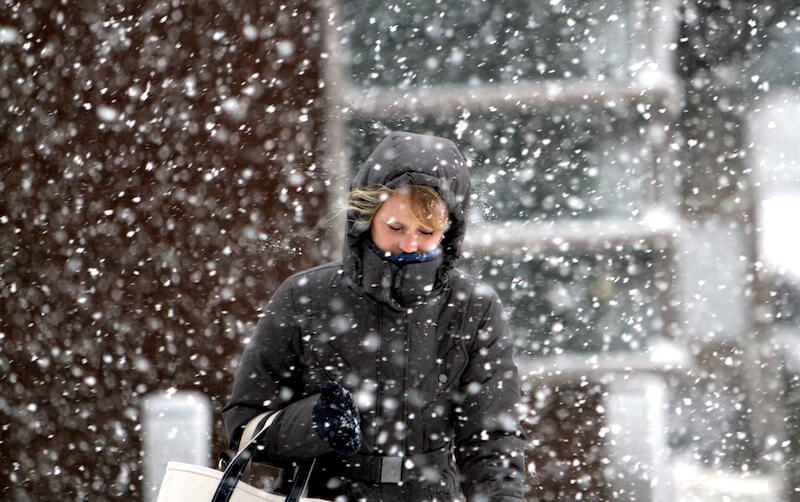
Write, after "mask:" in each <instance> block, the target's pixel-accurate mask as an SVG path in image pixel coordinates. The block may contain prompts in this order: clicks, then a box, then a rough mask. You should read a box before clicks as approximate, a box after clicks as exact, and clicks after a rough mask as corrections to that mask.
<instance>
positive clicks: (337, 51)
mask: <svg viewBox="0 0 800 502" xmlns="http://www.w3.org/2000/svg"><path fill="white" fill-rule="evenodd" d="M325 9H326V12H325V14H324V16H323V18H324V19H326V20H327V21H328V22H327V24H326V30H327V31H326V37H327V42H326V43H327V52H326V54H325V57H326V61H327V63H326V65H327V66H326V85H327V86H328V98H329V114H328V116H329V122H328V131H327V135H326V137H327V140H326V141H327V144H328V149H329V154H330V155H329V158H330V159H331V160H330V165H329V166H328V167H329V169H330V170H331V172H332V173H335V174H336V176H337V180H338V183H339V187H338V188H339V189H341V190H339V191H341V192H342V193H343V192H344V191H345V187H346V182H347V180H349V178H350V176H351V175H352V173H353V171H354V169H355V168H356V167H357V165H358V163H359V162H361V161H363V160H364V159H366V157H367V155H368V154H369V152H370V151H371V150H372V149H373V148H374V147H375V146H376V145H377V143H378V142H379V141H380V140H381V139H382V138H383V137H384V135H385V134H386V133H387V131H388V130H393V129H405V130H413V131H415V132H426V133H431V134H437V135H441V136H445V137H449V138H452V139H453V140H455V141H456V143H457V144H458V145H459V147H460V148H461V149H462V151H463V152H464V153H465V155H466V156H467V157H468V158H469V160H470V162H471V173H472V179H473V187H474V188H473V192H474V200H473V204H472V213H471V215H470V218H471V226H470V228H469V230H468V232H469V235H468V238H467V241H466V256H465V261H464V263H463V267H465V268H468V269H469V270H471V271H472V272H474V273H476V274H478V275H480V276H482V277H483V278H484V279H485V280H487V281H488V282H490V283H491V284H492V285H493V286H495V287H496V289H497V290H498V292H499V294H500V295H501V297H502V299H503V301H504V304H505V306H506V308H507V309H508V311H509V313H510V314H511V320H512V321H511V322H512V326H513V329H514V334H515V344H516V348H517V361H518V363H519V364H520V366H521V367H522V368H523V370H529V371H533V370H536V368H543V367H551V368H552V367H557V368H561V369H562V370H566V371H572V370H574V371H576V372H585V370H586V369H587V368H589V367H591V368H592V369H596V370H603V369H608V368H609V367H611V366H613V365H614V364H615V363H614V359H613V354H614V353H617V352H619V351H624V352H627V353H630V352H631V351H633V352H635V353H641V354H644V353H645V352H646V350H647V348H648V346H649V344H650V342H651V341H652V340H656V339H658V340H660V339H663V338H665V337H666V338H668V337H669V335H670V333H669V329H670V326H672V325H674V319H673V317H674V313H673V312H672V310H673V308H674V307H673V306H672V305H673V304H674V302H671V301H670V297H671V295H673V294H674V293H673V292H674V290H675V287H674V285H673V283H672V278H671V277H672V274H671V273H670V272H669V270H670V269H669V267H670V263H671V260H672V255H673V254H674V238H673V236H674V235H675V227H676V224H675V222H676V221H677V218H678V217H677V215H676V214H675V213H674V207H675V201H676V200H677V194H676V193H674V192H675V190H674V189H673V186H672V184H671V182H668V181H665V180H668V179H669V178H668V177H667V176H666V175H665V173H664V172H663V166H665V165H667V159H668V158H669V152H668V151H667V144H666V139H665V138H666V134H665V132H664V126H665V124H666V121H667V120H668V119H669V114H670V113H671V110H672V109H673V105H674V99H675V96H676V95H677V86H676V84H675V80H674V78H673V77H672V75H671V74H670V71H671V68H672V65H671V63H670V51H669V48H668V42H667V41H671V40H672V39H673V35H674V34H673V32H672V29H673V26H674V25H675V22H674V19H673V15H674V10H673V9H672V8H671V4H670V2H655V1H643V0H611V1H608V0H602V1H601V0H591V1H577V0H550V1H549V2H530V1H523V0H515V1H504V2H502V3H499V2H472V3H470V4H469V8H466V9H465V8H463V6H462V4H461V3H459V2H453V1H449V0H448V1H442V0H439V1H431V0H409V1H405V2H402V3H392V2H383V1H379V0H368V1H366V2H364V1H358V2H356V1H355V0H328V1H327V2H326V3H325ZM586 354H599V355H603V356H609V357H603V358H601V360H600V361H599V362H598V361H597V360H594V361H592V362H589V361H588V359H587V358H586ZM582 361H583V362H582ZM570 368H571V369H570Z"/></svg>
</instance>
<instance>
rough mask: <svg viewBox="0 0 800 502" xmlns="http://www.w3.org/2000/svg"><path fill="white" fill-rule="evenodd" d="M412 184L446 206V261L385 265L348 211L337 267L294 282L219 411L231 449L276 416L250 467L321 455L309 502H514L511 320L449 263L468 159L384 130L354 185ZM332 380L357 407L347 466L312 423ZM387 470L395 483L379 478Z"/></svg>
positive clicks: (518, 472) (519, 458)
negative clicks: (356, 444)
mask: <svg viewBox="0 0 800 502" xmlns="http://www.w3.org/2000/svg"><path fill="white" fill-rule="evenodd" d="M408 184H418V185H429V186H432V187H434V188H436V189H437V191H438V192H439V193H440V194H441V196H442V197H443V198H444V200H445V201H446V202H447V205H448V208H449V210H450V218H451V227H450V229H449V230H448V231H447V232H446V233H445V237H444V240H443V241H442V247H443V253H442V254H441V255H440V256H439V257H438V258H437V259H435V260H434V261H429V262H425V263H411V264H405V265H396V264H394V263H391V262H389V261H385V260H383V259H382V258H380V257H379V256H377V255H376V254H375V253H374V252H372V251H371V250H370V249H369V248H367V247H366V245H365V242H364V238H365V236H368V235H369V226H370V222H369V221H368V220H366V219H364V218H363V217H360V216H359V215H358V214H356V213H355V212H353V211H349V212H348V221H347V235H346V243H345V246H344V254H343V258H342V261H340V262H336V263H331V264H327V265H322V266H319V267H316V268H312V269H310V270H307V271H305V272H301V273H298V274H296V275H294V276H292V277H290V278H289V279H287V280H286V281H285V282H284V283H283V284H282V285H281V286H280V288H279V289H278V291H277V292H276V293H275V295H274V296H273V297H272V299H271V300H270V302H269V304H268V305H267V307H266V310H265V312H264V316H263V317H262V318H261V319H260V321H259V323H258V326H257V328H256V331H255V334H254V336H253V337H252V339H251V340H250V342H249V344H248V346H247V348H246V350H245V352H244V355H243V356H242V359H241V363H240V365H239V369H238V373H237V375H236V381H235V384H234V389H233V395H232V397H231V400H230V403H229V404H228V405H227V406H226V407H225V410H224V418H225V423H226V426H227V428H228V431H229V434H230V440H231V443H232V445H233V446H235V445H236V444H237V442H238V437H239V435H240V434H241V429H242V427H243V426H244V425H245V424H246V423H247V422H248V421H249V420H251V419H252V418H253V417H254V416H256V415H258V414H260V413H262V412H264V411H265V410H278V409H284V413H283V415H282V416H280V417H279V419H278V420H276V425H274V426H273V427H272V432H271V433H270V434H269V436H270V437H269V438H267V440H266V445H265V448H264V450H263V451H262V452H261V454H260V456H259V457H258V459H259V460H260V461H264V462H267V463H271V464H274V465H283V466H286V465H289V463H290V462H291V461H295V460H299V459H304V458H308V457H310V456H317V457H318V460H317V465H316V467H315V470H314V473H313V474H312V480H311V483H310V489H309V496H317V497H322V498H328V499H333V498H334V497H335V496H337V495H342V494H343V495H346V497H347V499H348V500H359V499H362V500H364V499H366V500H389V501H393V500H413V501H417V500H433V499H436V500H448V501H449V500H454V499H455V498H456V497H457V496H458V493H459V488H460V490H461V492H462V493H463V494H464V495H466V496H467V498H468V499H470V500H472V499H473V498H475V497H476V496H478V495H481V494H482V495H484V496H485V497H486V498H484V500H492V501H497V500H507V501H511V500H522V491H523V489H522V486H523V479H524V472H525V462H524V456H523V446H524V436H523V434H522V432H521V430H520V426H519V421H518V419H517V415H516V414H515V409H514V405H515V403H516V402H517V401H518V399H519V395H520V390H519V383H518V375H517V368H516V366H515V365H514V363H513V361H512V356H511V353H512V344H511V337H510V332H509V327H508V323H507V321H506V319H505V317H504V315H503V309H502V306H501V304H500V301H499V299H498V297H497V294H496V293H495V291H494V290H493V289H492V288H491V287H489V286H487V285H486V284H484V283H482V282H481V281H479V280H477V279H475V278H474V277H471V276H469V275H467V274H465V273H463V272H461V271H459V270H457V269H455V268H454V262H455V260H456V259H457V258H458V257H459V254H460V248H461V243H462V240H463V238H464V231H465V223H466V218H467V205H468V202H469V195H470V181H469V173H468V170H467V167H466V166H465V163H464V159H463V157H462V156H461V154H460V153H459V152H458V150H457V148H456V146H455V145H454V144H453V143H452V142H451V141H449V140H446V139H443V138H436V137H431V136H422V135H416V134H411V133H405V132H396V133H392V134H391V135H390V136H389V137H388V138H386V139H385V140H384V141H383V142H382V143H381V144H380V145H379V146H378V147H377V148H376V150H375V151H374V152H373V153H372V155H371V156H370V157H369V159H367V161H366V162H365V163H364V165H363V166H362V167H361V169H360V171H359V172H358V174H357V175H356V177H355V178H354V180H353V182H352V184H351V189H352V188H357V187H364V188H367V187H370V188H377V187H378V186H379V185H386V186H389V187H393V188H397V187H401V186H404V185H408ZM329 380H333V381H336V382H338V383H340V384H341V385H342V386H344V387H345V388H347V389H349V390H350V391H351V392H352V393H353V395H354V398H355V401H356V404H357V405H358V407H359V411H360V414H361V427H362V431H363V442H362V445H361V449H360V451H359V453H357V454H356V455H355V456H353V457H347V458H343V457H338V456H337V455H336V454H335V453H333V452H332V451H331V450H330V448H328V447H327V446H326V445H325V444H324V443H323V442H322V441H321V440H320V439H319V438H318V437H317V435H316V434H315V431H314V430H313V428H312V427H311V423H310V421H311V408H312V407H313V404H314V402H315V401H316V398H317V396H318V394H317V392H318V389H319V386H320V385H321V384H322V383H324V382H326V381H329ZM379 456H384V457H387V456H388V457H395V458H392V459H389V460H380V458H379ZM398 456H403V457H405V460H404V461H403V462H399V461H397V462H395V460H397V459H396V457H398ZM401 464H402V467H401V468H400V467H398V466H400V465H401ZM381 465H383V470H382V469H381ZM456 467H457V469H456ZM398 469H402V471H401V472H402V474H401V478H400V479H402V481H403V482H402V483H397V482H396V481H397V479H398V478H396V476H397V475H398V473H397V472H391V471H393V470H398ZM387 472H388V473H389V476H388V480H389V481H394V482H384V483H381V482H380V481H381V475H382V474H383V475H384V476H386V475H387ZM459 474H460V477H459ZM386 480H387V479H384V481H386ZM478 498H480V497H478ZM337 500H338V499H337Z"/></svg>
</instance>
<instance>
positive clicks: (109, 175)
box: [0, 0, 326, 500]
mask: <svg viewBox="0 0 800 502" xmlns="http://www.w3.org/2000/svg"><path fill="white" fill-rule="evenodd" d="M184 3H185V2H179V1H169V2H162V1H155V0H144V1H142V2H123V3H120V2H111V1H96V0H95V1H79V2H70V5H66V6H65V5H59V4H60V2H51V1H44V0H25V1H17V2H10V3H9V2H5V3H4V5H3V7H0V30H2V37H0V38H2V39H3V43H2V45H0V103H2V105H1V106H0V257H2V260H0V347H1V348H0V422H1V423H2V430H0V498H2V499H6V500H8V499H12V500H16V499H20V500H25V499H26V498H25V495H28V496H30V497H31V498H33V499H40V500H47V499H51V498H53V496H54V495H55V494H59V495H60V496H61V495H64V496H66V498H68V499H78V498H80V499H90V500H102V499H111V498H117V497H125V498H133V499H137V498H139V492H140V489H141V486H140V476H141V475H142V463H141V458H140V451H139V450H140V438H139V432H140V430H139V428H138V423H139V407H140V404H141V399H142V397H143V396H145V395H146V394H148V393H150V392H152V391H156V390H160V389H166V388H169V387H175V388H178V389H194V390H199V391H202V392H204V393H206V394H207V395H208V396H210V397H211V399H212V401H213V404H214V410H215V419H216V435H217V441H216V443H217V444H216V445H215V446H216V447H220V446H222V441H221V438H222V425H221V421H220V415H219V411H220V409H221V407H222V406H223V404H224V401H225V399H226V396H227V393H228V390H229V386H230V384H231V382H232V373H231V372H232V368H233V367H234V365H235V359H236V357H237V356H238V354H239V353H240V351H241V348H242V339H243V337H246V336H247V335H248V334H249V332H250V329H251V328H252V323H253V322H254V321H255V320H256V318H257V314H258V310H259V307H260V306H262V305H263V303H264V302H265V301H266V300H267V299H268V298H269V295H270V293H271V292H272V291H273V290H274V289H275V288H276V287H277V285H278V284H279V283H280V281H281V280H282V279H284V278H285V277H286V276H287V275H289V274H290V273H291V272H292V271H294V270H297V269H302V268H305V267H307V266H310V265H313V264H317V263H320V262H322V261H324V260H325V259H326V257H325V256H322V255H323V254H324V251H320V246H319V244H318V243H316V242H315V240H316V239H317V238H319V237H320V236H321V230H320V228H321V227H318V226H317V225H318V224H324V221H325V220H323V219H322V217H323V216H324V215H323V214H322V211H323V208H324V206H325V203H326V201H325V200H324V197H325V194H324V186H323V185H322V182H323V181H324V180H323V177H324V173H323V172H322V170H321V169H316V170H315V171H313V172H312V173H311V176H306V177H305V178H304V179H302V180H300V184H299V187H300V188H299V191H298V187H297V186H295V185H292V184H290V182H289V180H290V179H291V178H290V176H289V175H290V174H291V173H292V171H293V170H297V171H296V172H299V173H303V172H304V171H305V169H306V168H307V167H309V166H310V165H312V164H315V163H316V164H317V165H318V166H319V165H320V162H321V158H320V151H321V140H322V138H321V135H320V132H321V121H322V115H321V107H322V102H321V95H320V92H321V91H320V86H319V79H320V68H319V54H320V50H321V49H320V48H321V43H322V42H321V29H320V27H319V26H318V24H317V22H316V21H315V18H314V11H313V8H312V7H311V4H313V2H291V3H290V4H291V6H289V7H286V8H282V6H281V5H279V4H277V3H274V2H234V3H230V2H225V1H216V0H209V1H205V2H192V3H189V4H188V5H183V4H184ZM294 182H296V180H295V181H294ZM285 189H288V190H286V191H285V193H284V194H283V196H282V195H281V191H282V190H285ZM296 204H300V205H302V207H303V211H302V213H297V212H296ZM298 215H301V217H298Z"/></svg>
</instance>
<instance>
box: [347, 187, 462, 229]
mask: <svg viewBox="0 0 800 502" xmlns="http://www.w3.org/2000/svg"><path fill="white" fill-rule="evenodd" d="M397 192H408V194H409V201H410V204H411V215H412V216H413V217H414V219H415V220H417V223H419V224H420V225H425V226H426V227H430V228H431V229H432V230H434V231H439V230H441V231H446V230H447V229H448V228H450V214H449V212H448V210H447V203H446V202H445V201H444V199H442V196H441V195H439V192H437V191H436V189H435V188H433V187H429V186H426V185H409V186H405V187H402V188H389V187H387V186H381V187H379V188H377V189H365V188H356V189H354V190H352V191H351V192H350V193H349V194H348V195H347V203H346V205H347V209H352V210H353V211H355V212H357V213H359V214H361V215H363V216H366V217H368V218H369V220H370V223H372V218H374V217H375V213H377V212H378V209H379V208H380V207H381V204H383V203H384V202H385V201H386V200H388V199H389V197H391V196H392V195H394V194H395V193H397Z"/></svg>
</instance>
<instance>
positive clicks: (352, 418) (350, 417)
mask: <svg viewBox="0 0 800 502" xmlns="http://www.w3.org/2000/svg"><path fill="white" fill-rule="evenodd" d="M319 391H320V396H319V399H317V402H316V403H315V404H314V409H313V411H312V413H311V418H312V422H313V424H314V429H315V430H316V431H317V435H318V436H319V437H320V439H322V440H323V441H325V443H326V444H327V445H328V446H330V447H331V449H333V451H335V452H336V453H338V454H339V455H342V456H345V457H349V456H350V455H353V454H354V453H356V452H357V451H358V449H359V448H361V418H360V417H359V414H358V408H356V405H355V403H354V402H353V397H352V396H351V395H350V392H348V391H347V389H345V388H344V387H342V386H341V385H339V384H338V383H336V382H325V383H324V384H322V387H320V390H319Z"/></svg>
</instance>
